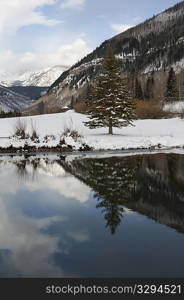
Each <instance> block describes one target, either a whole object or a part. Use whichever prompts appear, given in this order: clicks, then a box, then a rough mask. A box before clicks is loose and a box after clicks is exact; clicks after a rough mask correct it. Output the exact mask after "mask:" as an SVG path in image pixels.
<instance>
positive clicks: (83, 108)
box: [73, 102, 89, 114]
mask: <svg viewBox="0 0 184 300" xmlns="http://www.w3.org/2000/svg"><path fill="white" fill-rule="evenodd" d="M73 108H74V110H75V111H76V112H78V113H82V114H84V113H86V112H87V111H88V109H89V107H88V106H87V104H86V103H85V102H79V103H76V104H74V106H73Z"/></svg>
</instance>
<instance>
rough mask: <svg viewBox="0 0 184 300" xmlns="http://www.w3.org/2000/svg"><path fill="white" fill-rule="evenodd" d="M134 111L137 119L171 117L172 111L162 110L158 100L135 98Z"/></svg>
mask: <svg viewBox="0 0 184 300" xmlns="http://www.w3.org/2000/svg"><path fill="white" fill-rule="evenodd" d="M135 103H136V109H135V113H136V116H137V118H138V119H162V118H170V117H172V113H171V112H168V111H164V110H163V108H162V105H161V103H160V102H159V101H155V100H149V101H145V100H135Z"/></svg>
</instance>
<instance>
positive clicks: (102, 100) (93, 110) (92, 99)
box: [84, 47, 134, 134]
mask: <svg viewBox="0 0 184 300" xmlns="http://www.w3.org/2000/svg"><path fill="white" fill-rule="evenodd" d="M87 104H88V105H89V107H90V109H89V111H88V113H89V118H90V121H88V122H84V124H85V125H86V126H88V127H89V128H91V129H93V128H97V127H108V128H109V134H113V127H118V128H121V127H123V126H128V125H133V124H132V121H133V118H134V104H133V100H132V96H131V93H130V90H129V88H128V80H127V78H122V76H121V71H120V66H119V63H118V60H117V59H116V57H115V56H114V55H113V53H112V49H111V48H110V47H109V49H108V51H107V54H106V56H105V58H104V60H103V63H102V73H101V74H100V75H99V77H98V78H97V80H96V82H95V84H94V86H93V87H92V89H91V92H90V95H89V96H88V99H87Z"/></svg>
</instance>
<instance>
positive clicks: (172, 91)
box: [165, 68, 179, 102]
mask: <svg viewBox="0 0 184 300" xmlns="http://www.w3.org/2000/svg"><path fill="white" fill-rule="evenodd" d="M178 96H179V95H178V89H177V81H176V75H175V72H174V70H173V68H171V69H170V71H169V76H168V80H167V87H166V93H165V100H166V101H167V102H171V101H177V100H178Z"/></svg>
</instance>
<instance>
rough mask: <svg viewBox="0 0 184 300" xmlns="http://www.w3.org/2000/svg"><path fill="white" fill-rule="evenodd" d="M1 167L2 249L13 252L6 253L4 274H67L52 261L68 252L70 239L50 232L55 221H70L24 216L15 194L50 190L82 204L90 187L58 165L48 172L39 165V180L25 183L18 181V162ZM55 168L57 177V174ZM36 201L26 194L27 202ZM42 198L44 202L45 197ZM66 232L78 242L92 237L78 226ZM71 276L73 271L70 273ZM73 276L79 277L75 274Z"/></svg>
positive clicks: (56, 275) (0, 216)
mask: <svg viewBox="0 0 184 300" xmlns="http://www.w3.org/2000/svg"><path fill="white" fill-rule="evenodd" d="M1 167H3V172H0V254H1V253H2V250H7V249H8V250H9V251H8V254H7V255H5V254H4V255H3V264H4V265H5V269H6V270H8V274H0V276H4V277H6V276H9V275H10V274H11V273H12V274H13V275H14V276H16V274H20V276H23V277H36V276H38V277H41V276H44V277H47V276H48V277H63V276H67V274H66V273H65V274H64V273H63V271H62V269H60V268H59V267H58V266H56V265H55V264H54V263H53V264H52V262H51V259H52V256H53V255H54V254H55V253H57V252H59V253H60V254H61V253H66V252H68V245H67V240H66V239H65V238H64V239H63V238H62V236H59V237H56V236H51V235H49V234H48V230H47V229H48V228H49V226H50V225H52V224H53V223H55V222H59V223H61V226H62V223H63V224H64V222H66V221H68V222H69V221H70V220H66V219H64V218H63V217H59V216H53V217H48V218H40V219H35V218H31V217H29V216H26V215H23V212H22V210H21V207H18V206H16V203H15V201H14V200H15V199H16V197H15V196H16V195H17V194H18V192H19V191H20V190H21V189H26V190H27V191H28V192H32V191H42V190H45V189H49V190H51V191H54V192H57V193H59V194H61V195H64V196H65V197H68V198H73V199H75V200H78V201H79V202H78V203H80V202H81V203H82V202H86V201H87V200H88V198H89V193H90V189H89V188H88V187H86V186H85V185H84V184H81V183H80V181H79V180H77V179H75V178H73V177H72V176H69V175H68V174H66V173H65V172H64V170H63V168H62V167H60V166H59V165H58V166H56V165H55V164H54V165H53V166H52V172H51V169H49V171H48V174H47V172H46V170H47V168H46V166H44V172H43V168H42V166H41V167H38V168H37V171H38V172H37V171H36V172H37V181H36V180H35V181H33V182H32V181H23V182H22V184H20V181H19V180H17V177H16V166H15V165H12V164H9V165H8V164H6V165H4V166H0V168H1ZM58 167H59V168H58ZM26 168H27V167H26ZM26 170H27V172H28V175H29V174H31V172H32V168H31V167H30V166H29V167H28V168H27V169H26ZM55 170H56V177H54V171H55ZM51 173H52V178H51ZM57 176H59V177H57ZM12 196H13V197H12ZM55 199H56V200H55ZM33 200H34V199H31V200H29V199H26V194H25V201H33ZM41 200H42V201H43V203H44V198H43V199H41ZM54 201H57V205H58V203H59V200H58V197H53V199H52V205H53V207H54V206H55V205H56V202H54ZM68 201H70V199H68ZM72 201H73V200H72ZM61 202H62V199H61ZM65 234H66V237H68V239H72V240H73V241H75V242H84V241H87V240H89V236H88V234H87V233H86V232H83V231H79V230H78V229H77V228H76V229H75V230H71V231H70V232H68V233H67V232H65ZM66 249H67V251H66ZM61 268H62V267H61ZM71 275H72V274H69V276H71ZM73 275H74V276H75V274H73Z"/></svg>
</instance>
